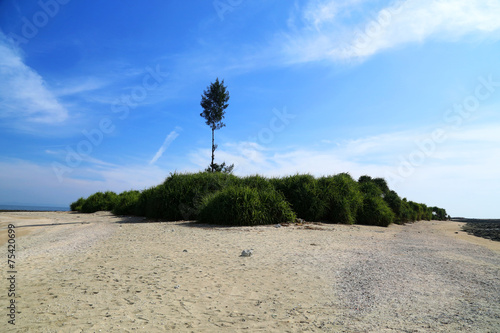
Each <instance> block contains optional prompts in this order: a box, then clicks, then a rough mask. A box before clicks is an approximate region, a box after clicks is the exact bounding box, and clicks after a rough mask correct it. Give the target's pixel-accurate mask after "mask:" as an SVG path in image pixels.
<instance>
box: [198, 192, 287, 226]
mask: <svg viewBox="0 0 500 333" xmlns="http://www.w3.org/2000/svg"><path fill="white" fill-rule="evenodd" d="M293 220H295V214H294V213H293V211H292V209H291V208H290V205H289V204H288V203H287V202H286V201H285V199H284V197H283V196H282V195H281V193H279V192H277V191H275V190H267V189H257V188H251V187H249V186H229V187H226V188H224V189H222V190H221V191H219V192H217V193H213V194H209V195H207V196H206V197H205V198H204V199H203V202H202V205H201V210H200V213H199V221H200V222H202V223H208V224H223V225H248V226H249V225H264V224H274V223H284V222H290V221H293Z"/></svg>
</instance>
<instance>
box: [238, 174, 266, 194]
mask: <svg viewBox="0 0 500 333" xmlns="http://www.w3.org/2000/svg"><path fill="white" fill-rule="evenodd" d="M233 184H237V185H239V186H248V187H251V188H256V189H258V190H273V189H274V186H273V184H272V183H271V182H270V180H269V179H267V178H265V177H262V176H259V175H253V176H247V177H243V178H236V179H235V180H234V182H233Z"/></svg>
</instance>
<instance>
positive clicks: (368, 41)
mask: <svg viewBox="0 0 500 333" xmlns="http://www.w3.org/2000/svg"><path fill="white" fill-rule="evenodd" d="M360 2H361V1H345V2H337V1H333V0H322V1H318V0H314V1H310V2H309V4H308V5H307V6H306V7H305V8H303V10H302V12H301V13H302V26H301V28H299V29H295V30H294V31H293V32H291V33H288V34H284V35H282V36H281V37H280V38H283V37H285V40H286V42H285V43H284V44H282V46H283V48H282V49H283V51H284V52H285V54H286V55H287V58H288V59H289V62H292V63H300V62H310V61H320V60H331V61H341V60H346V59H365V58H367V57H370V56H372V55H375V54H377V53H379V52H382V51H384V50H388V49H391V48H395V47H398V46H401V45H404V44H408V43H418V42H425V41H427V40H429V39H437V40H446V41H456V40H458V39H461V38H463V37H464V36H468V35H474V36H477V37H480V38H484V37H491V36H493V38H497V39H498V38H500V20H498V17H500V2H498V1H496V0H406V1H397V2H393V3H392V4H391V5H390V6H387V7H385V8H381V9H379V10H378V11H377V12H375V14H372V15H369V16H368V15H366V12H365V13H364V15H363V16H365V17H366V16H368V19H365V20H362V21H361V22H356V23H353V22H352V18H351V15H350V14H351V13H350V12H351V11H352V10H353V8H356V10H359V8H360ZM295 15H297V14H296V13H295Z"/></svg>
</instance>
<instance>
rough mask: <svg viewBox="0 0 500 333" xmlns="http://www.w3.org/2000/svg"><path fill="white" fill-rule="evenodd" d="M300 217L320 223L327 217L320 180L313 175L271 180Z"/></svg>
mask: <svg viewBox="0 0 500 333" xmlns="http://www.w3.org/2000/svg"><path fill="white" fill-rule="evenodd" d="M271 183H272V184H273V185H274V187H275V188H276V190H278V191H279V192H281V193H282V194H283V195H284V196H285V198H286V201H288V203H290V205H291V207H292V209H293V211H294V212H295V214H297V216H298V217H300V218H302V219H304V220H306V221H319V220H320V219H321V218H322V217H323V216H324V215H325V206H326V205H325V201H324V200H322V199H321V197H320V194H321V191H320V188H319V184H318V180H317V179H316V178H314V177H313V176H311V175H298V174H297V175H294V176H288V177H284V178H274V179H272V180H271Z"/></svg>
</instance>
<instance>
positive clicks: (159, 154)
mask: <svg viewBox="0 0 500 333" xmlns="http://www.w3.org/2000/svg"><path fill="white" fill-rule="evenodd" d="M181 130H182V129H181V128H180V127H176V128H175V130H174V131H172V132H170V133H169V134H168V135H167V137H166V138H165V141H163V144H162V145H161V147H160V149H158V151H157V152H156V154H155V156H154V157H153V158H152V159H151V161H150V162H149V164H150V165H151V164H155V163H156V161H158V159H159V158H160V157H162V155H163V153H164V152H165V150H167V148H168V146H170V144H171V143H172V142H174V140H175V139H176V138H177V137H178V136H179V133H178V132H180V131H181Z"/></svg>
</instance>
